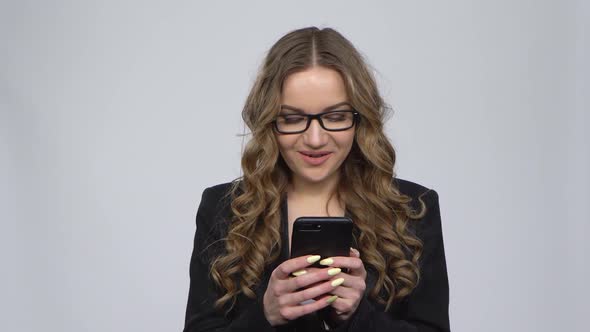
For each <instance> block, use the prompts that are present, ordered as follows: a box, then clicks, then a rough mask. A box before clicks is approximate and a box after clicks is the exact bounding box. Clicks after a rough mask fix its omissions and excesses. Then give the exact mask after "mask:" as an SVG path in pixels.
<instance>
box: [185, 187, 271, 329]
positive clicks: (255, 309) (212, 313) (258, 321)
mask: <svg viewBox="0 0 590 332" xmlns="http://www.w3.org/2000/svg"><path fill="white" fill-rule="evenodd" d="M223 194H224V193H223V192H219V191H218V190H217V192H216V190H215V189H214V188H207V189H205V191H204V192H203V196H202V198H201V203H200V205H199V209H198V211H197V217H196V224H197V230H196V232H195V238H194V246H193V252H192V256H191V261H190V286H189V293H188V301H187V308H186V316H185V325H184V330H183V331H185V332H197V331H199V332H201V331H203V332H204V331H218V332H221V331H224V332H230V331H262V332H264V331H275V329H274V328H272V327H271V326H270V324H269V323H268V321H267V320H266V318H265V316H264V311H263V307H262V303H260V302H258V301H254V303H253V305H250V306H248V308H247V309H244V310H240V309H238V310H237V311H238V312H235V313H232V316H231V317H232V318H231V319H229V318H227V317H226V316H225V315H224V313H223V312H219V311H217V310H215V308H214V303H215V300H216V299H217V298H218V297H219V293H218V292H217V291H216V287H215V284H214V282H213V280H211V278H210V274H209V268H210V263H211V261H210V259H208V258H207V257H210V255H207V254H206V253H205V251H204V249H205V248H207V246H208V245H209V244H210V243H212V242H213V241H215V240H218V238H219V237H218V236H213V237H212V238H211V236H210V235H211V234H212V233H211V229H212V225H213V224H214V223H216V222H219V220H218V219H217V218H216V216H217V215H218V212H219V210H220V209H222V207H220V206H218V202H220V201H221V197H222V195H223Z"/></svg>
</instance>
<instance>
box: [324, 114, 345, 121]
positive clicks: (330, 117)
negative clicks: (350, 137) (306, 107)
mask: <svg viewBox="0 0 590 332" xmlns="http://www.w3.org/2000/svg"><path fill="white" fill-rule="evenodd" d="M349 118H350V113H348V112H334V113H328V114H326V115H324V119H326V120H327V121H330V122H340V121H347V120H348V119H349Z"/></svg>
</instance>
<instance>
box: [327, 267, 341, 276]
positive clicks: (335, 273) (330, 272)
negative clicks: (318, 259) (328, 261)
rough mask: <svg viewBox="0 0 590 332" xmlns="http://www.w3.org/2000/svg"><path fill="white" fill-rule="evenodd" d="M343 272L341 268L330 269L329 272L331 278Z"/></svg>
mask: <svg viewBox="0 0 590 332" xmlns="http://www.w3.org/2000/svg"><path fill="white" fill-rule="evenodd" d="M341 271H342V270H341V269H339V268H337V267H335V268H332V269H329V270H328V275H330V276H335V275H337V274H338V273H340V272H341Z"/></svg>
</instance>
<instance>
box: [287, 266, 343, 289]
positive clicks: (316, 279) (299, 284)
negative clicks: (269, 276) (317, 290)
mask: <svg viewBox="0 0 590 332" xmlns="http://www.w3.org/2000/svg"><path fill="white" fill-rule="evenodd" d="M341 272H342V269H340V268H334V267H328V268H324V269H317V270H315V271H312V272H308V273H305V274H303V275H300V276H298V277H296V278H290V279H289V280H285V281H283V282H281V283H280V285H279V287H280V294H286V293H292V292H295V291H296V290H298V289H301V288H310V287H312V286H315V284H318V283H323V282H324V281H326V280H328V279H332V278H334V276H337V275H339V274H340V273H341Z"/></svg>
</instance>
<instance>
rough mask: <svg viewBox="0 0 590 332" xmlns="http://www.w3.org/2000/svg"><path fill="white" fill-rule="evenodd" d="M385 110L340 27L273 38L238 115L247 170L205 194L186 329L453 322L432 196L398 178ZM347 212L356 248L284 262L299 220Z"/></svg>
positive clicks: (405, 326)
mask: <svg viewBox="0 0 590 332" xmlns="http://www.w3.org/2000/svg"><path fill="white" fill-rule="evenodd" d="M386 111H387V107H386V105H385V103H384V102H383V99H382V98H381V96H380V95H379V92H378V90H377V86H376V84H375V80H374V78H373V75H372V74H371V72H370V71H369V70H368V68H367V65H366V64H365V62H364V60H363V58H362V56H361V55H360V54H359V53H358V51H357V50H356V49H355V48H354V46H353V45H352V44H351V43H350V42H349V41H348V40H347V39H345V38H344V37H343V36H342V35H341V34H339V33H338V32H336V31H335V30H333V29H329V28H326V29H322V30H319V29H318V28H315V27H311V28H305V29H299V30H296V31H292V32H290V33H288V34H287V35H285V36H283V37H282V38H281V39H280V40H279V41H277V43H276V44H275V45H274V46H273V47H272V48H271V49H270V51H269V52H268V54H267V56H266V59H265V61H264V63H263V65H262V67H261V69H260V72H259V75H258V77H257V79H256V82H255V83H254V86H253V87H252V90H251V92H250V94H249V96H248V98H247V100H246V103H245V106H244V109H243V112H242V116H243V119H244V121H245V122H246V124H247V126H248V127H249V129H250V130H251V133H252V138H251V140H250V141H249V142H248V144H247V146H246V148H245V150H244V153H243V156H242V169H243V176H242V178H240V179H237V180H235V181H233V182H232V183H226V184H220V185H216V186H213V187H210V188H207V189H205V191H204V192H203V196H202V199H201V203H200V206H199V209H198V212H197V217H196V223H197V231H196V235H195V240H194V249H193V253H192V257H191V262H190V289H189V295H188V304H187V309H186V319H185V328H184V330H185V331H191V332H193V331H316V330H318V331H322V330H336V331H448V330H449V318H448V301H449V300H448V280H447V271H446V263H445V255H444V247H443V239H442V231H441V220H440V212H439V205H438V195H437V193H436V192H435V191H434V190H431V189H427V188H425V187H423V186H421V185H418V184H416V183H412V182H409V181H405V180H402V179H399V178H397V177H396V176H395V174H394V171H393V170H394V164H395V151H394V149H393V147H392V145H391V144H390V142H389V141H388V139H387V137H386V135H385V133H384V132H383V122H384V118H385V115H386ZM344 215H346V216H349V217H350V218H351V219H352V220H353V222H354V232H353V233H354V241H353V243H354V244H353V246H354V248H351V250H350V256H347V257H318V256H317V255H309V256H303V257H296V258H292V259H290V258H289V257H290V254H289V253H290V239H291V232H292V225H293V222H294V221H295V219H297V218H298V217H300V216H344ZM317 261H320V264H321V265H322V266H325V268H321V269H318V268H311V267H310V266H311V265H312V264H313V263H314V262H317ZM310 300H311V301H310Z"/></svg>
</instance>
